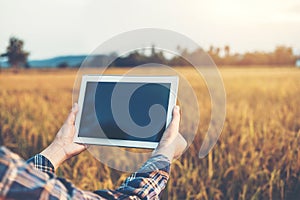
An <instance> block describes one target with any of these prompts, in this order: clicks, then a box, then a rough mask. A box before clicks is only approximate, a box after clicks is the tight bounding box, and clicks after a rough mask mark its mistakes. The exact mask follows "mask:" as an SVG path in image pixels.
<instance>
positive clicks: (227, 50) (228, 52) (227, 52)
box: [224, 45, 230, 57]
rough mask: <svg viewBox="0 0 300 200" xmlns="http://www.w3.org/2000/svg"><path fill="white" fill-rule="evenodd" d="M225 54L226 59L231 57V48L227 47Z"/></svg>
mask: <svg viewBox="0 0 300 200" xmlns="http://www.w3.org/2000/svg"><path fill="white" fill-rule="evenodd" d="M224 52H225V57H229V55H230V47H229V46H228V45H226V46H225V47H224Z"/></svg>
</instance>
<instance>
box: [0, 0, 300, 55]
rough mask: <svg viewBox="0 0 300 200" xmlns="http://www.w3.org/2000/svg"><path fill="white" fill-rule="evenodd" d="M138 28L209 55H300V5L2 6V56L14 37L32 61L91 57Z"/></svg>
mask: <svg viewBox="0 0 300 200" xmlns="http://www.w3.org/2000/svg"><path fill="white" fill-rule="evenodd" d="M138 28H163V29H169V30H172V31H176V32H178V33H181V34H184V35H186V36H187V37H189V38H191V39H192V40H194V41H196V42H197V43H198V44H199V45H200V46H201V47H203V48H205V49H208V48H209V46H210V45H213V46H218V47H224V46H225V45H229V46H230V47H231V49H232V52H241V53H244V52H247V51H254V50H259V51H272V50H273V49H274V48H275V47H276V46H278V45H286V46H291V47H293V49H294V51H295V52H296V53H300V1H299V0H284V1H283V0H127V1H124V0H107V1H104V0H51V1H49V0H47V1H46V0H26V1H24V0H0V53H3V52H4V51H5V49H6V47H7V45H8V40H9V38H10V37H11V36H16V37H18V38H20V39H23V40H24V42H25V46H24V48H25V50H28V51H30V57H29V58H30V59H43V58H50V57H54V56H59V55H80V54H88V53H90V52H92V51H93V50H94V49H95V48H96V47H97V46H98V45H100V44H101V43H102V42H104V41H106V40H108V39H110V38H111V37H113V36H115V35H117V34H120V33H123V32H126V31H130V30H134V29H138Z"/></svg>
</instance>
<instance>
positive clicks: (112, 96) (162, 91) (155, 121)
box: [74, 75, 178, 148]
mask: <svg viewBox="0 0 300 200" xmlns="http://www.w3.org/2000/svg"><path fill="white" fill-rule="evenodd" d="M177 90H178V77H177V76H111V75H101V76H98V75H83V77H82V81H81V86H80V93H79V99H78V105H79V111H78V113H77V116H76V120H75V128H76V133H75V137H74V141H75V142H77V143H85V144H96V145H108V146H121V147H136V148H156V146H157V145H158V143H159V141H160V139H161V137H162V135H163V133H164V131H165V129H166V127H167V126H168V124H169V123H170V121H171V119H172V110H173V108H174V106H175V104H176V98H177Z"/></svg>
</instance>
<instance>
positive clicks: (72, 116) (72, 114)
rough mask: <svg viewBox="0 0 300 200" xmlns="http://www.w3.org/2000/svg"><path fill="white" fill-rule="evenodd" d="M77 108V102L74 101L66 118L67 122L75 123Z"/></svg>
mask: <svg viewBox="0 0 300 200" xmlns="http://www.w3.org/2000/svg"><path fill="white" fill-rule="evenodd" d="M78 110H79V108H78V104H77V103H74V105H73V107H72V110H71V112H70V114H69V115H68V118H67V120H66V122H67V124H70V125H73V124H74V123H75V116H76V114H77V112H78Z"/></svg>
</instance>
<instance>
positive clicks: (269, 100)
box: [0, 67, 300, 200]
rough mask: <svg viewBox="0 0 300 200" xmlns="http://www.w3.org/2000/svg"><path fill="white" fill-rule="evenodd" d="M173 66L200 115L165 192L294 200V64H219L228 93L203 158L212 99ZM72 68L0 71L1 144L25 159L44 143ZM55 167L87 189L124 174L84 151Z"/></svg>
mask: <svg viewBox="0 0 300 200" xmlns="http://www.w3.org/2000/svg"><path fill="white" fill-rule="evenodd" d="M178 70H179V71H180V73H182V74H185V76H186V77H187V78H188V80H189V81H190V82H191V85H192V86H193V88H194V90H195V91H196V95H197V97H198V99H199V102H198V103H199V107H200V110H201V120H200V127H199V128H198V130H197V135H196V138H195V140H194V142H193V144H192V145H191V146H190V148H189V149H188V150H187V151H186V152H185V153H184V155H183V156H182V157H181V158H180V159H179V160H176V161H174V162H173V164H172V171H171V178H170V181H169V183H168V186H167V188H166V190H165V196H168V197H169V199H253V200H254V199H299V198H300V178H299V177H300V176H299V175H300V151H299V145H300V138H299V136H300V108H299V107H300V104H299V103H300V70H299V69H295V68H259V67H251V68H239V67H235V68H233V67H227V68H223V69H221V74H222V76H223V79H224V84H225V89H226V93H227V105H226V112H227V115H226V121H225V124H224V128H223V132H222V135H221V136H220V138H219V140H218V142H217V144H216V146H215V147H214V149H213V151H212V152H211V153H210V154H209V156H207V157H205V158H203V159H199V158H198V151H199V149H200V146H201V141H202V139H203V137H204V135H205V133H206V132H205V131H206V130H207V126H208V123H209V119H210V100H209V98H208V93H207V91H206V87H205V85H204V84H203V81H202V82H201V80H198V78H197V77H195V75H194V73H193V70H192V69H189V68H182V69H178ZM123 71H124V69H112V70H111V71H109V73H122V72H123ZM75 74H76V71H74V70H42V71H39V70H24V71H20V72H19V73H17V74H15V73H13V72H12V71H10V70H3V71H1V73H0V88H1V90H0V96H1V98H0V133H1V134H0V143H1V145H5V146H7V147H8V148H10V149H11V150H13V151H14V152H16V153H18V154H20V155H21V156H22V157H23V158H24V159H27V158H29V157H30V156H32V155H34V154H36V153H38V152H40V151H41V150H42V149H43V148H45V147H46V146H47V145H48V144H49V143H50V142H51V141H52V139H53V137H54V136H55V134H56V132H57V131H58V129H59V127H60V126H61V125H62V123H63V121H64V119H65V117H66V116H67V114H68V112H69V110H70V108H71V103H72V89H73V84H74V80H75ZM183 94H184V92H183ZM182 111H183V112H187V111H189V108H188V107H183V109H182ZM188 121H189V119H188V118H186V119H183V120H182V123H181V130H182V132H183V134H185V133H187V132H191V131H192V130H193V127H191V126H189V125H187V124H188V123H184V122H188ZM57 174H58V175H59V176H64V177H66V178H68V179H70V180H72V181H73V182H74V183H75V185H76V186H78V187H80V188H82V189H86V190H96V189H98V188H110V189H113V188H116V187H117V185H119V184H120V183H121V182H122V181H123V180H124V179H125V178H126V176H127V175H128V174H126V173H122V172H119V171H117V170H114V169H111V168H109V167H108V166H106V165H104V164H101V163H100V162H99V161H97V160H96V159H94V158H93V157H92V156H91V155H90V154H89V153H88V152H84V153H82V154H80V155H79V156H77V157H76V158H72V159H70V160H69V161H67V162H66V163H64V164H63V165H62V166H61V167H60V169H59V170H58V172H57Z"/></svg>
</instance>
